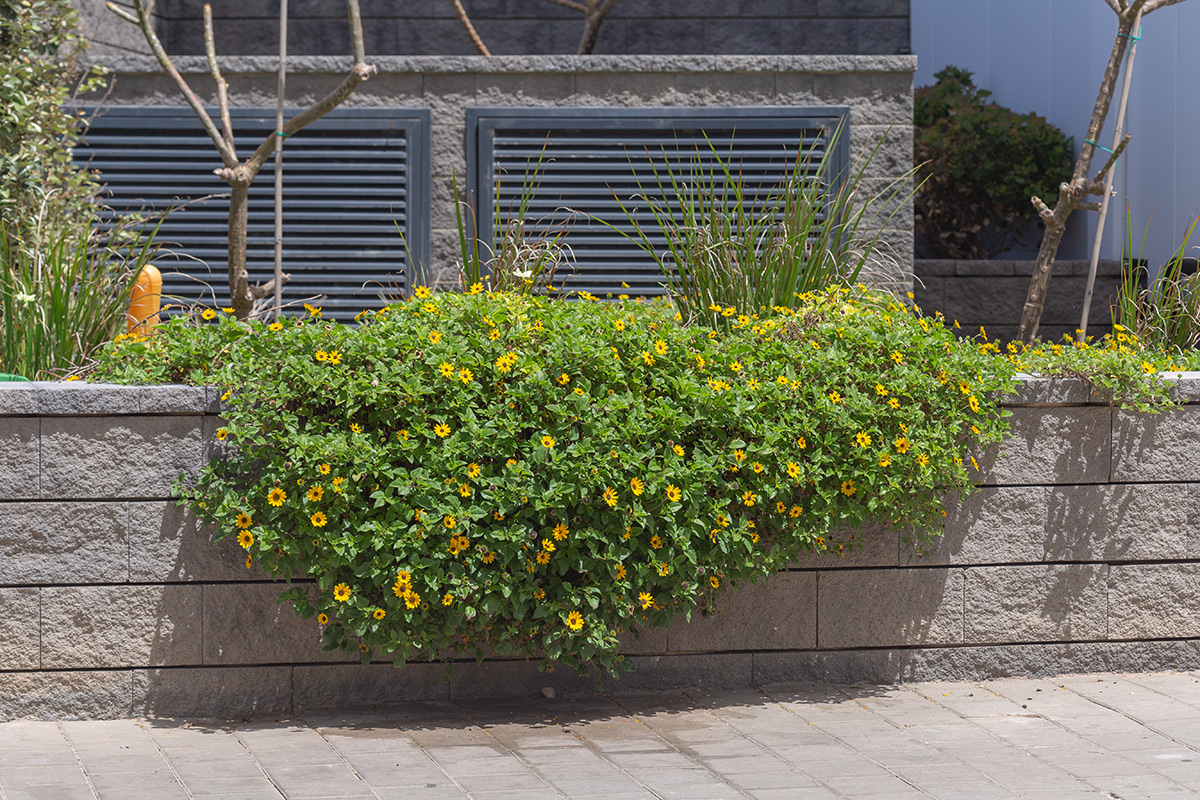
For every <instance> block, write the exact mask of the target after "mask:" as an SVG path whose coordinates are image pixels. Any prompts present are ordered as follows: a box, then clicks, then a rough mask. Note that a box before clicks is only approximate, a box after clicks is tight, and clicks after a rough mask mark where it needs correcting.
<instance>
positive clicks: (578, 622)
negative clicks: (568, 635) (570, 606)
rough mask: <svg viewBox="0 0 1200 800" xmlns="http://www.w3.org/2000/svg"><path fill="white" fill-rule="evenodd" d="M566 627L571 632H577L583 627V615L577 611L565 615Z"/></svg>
mask: <svg viewBox="0 0 1200 800" xmlns="http://www.w3.org/2000/svg"><path fill="white" fill-rule="evenodd" d="M567 627H568V628H570V629H571V630H573V631H577V630H579V629H580V628H582V627H583V614H580V613H579V612H578V611H572V612H571V613H570V614H567Z"/></svg>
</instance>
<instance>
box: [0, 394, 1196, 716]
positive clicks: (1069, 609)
mask: <svg viewBox="0 0 1200 800" xmlns="http://www.w3.org/2000/svg"><path fill="white" fill-rule="evenodd" d="M1177 390H1178V391H1180V392H1181V393H1182V395H1181V396H1182V397H1183V398H1185V399H1189V400H1191V401H1192V402H1193V403H1194V404H1190V405H1185V406H1183V407H1182V408H1181V409H1180V410H1178V411H1176V412H1174V413H1171V414H1167V415H1161V416H1148V415H1142V414H1137V413H1132V412H1127V411H1121V410H1114V409H1111V408H1109V407H1108V406H1107V405H1104V404H1103V403H1102V402H1100V401H1099V400H1098V399H1097V398H1095V397H1093V396H1091V394H1090V393H1089V391H1088V389H1087V387H1086V386H1084V385H1083V384H1081V383H1079V382H1074V381H1055V382H1050V381H1032V382H1029V383H1026V384H1025V385H1023V386H1022V388H1021V391H1020V393H1019V394H1018V395H1017V397H1016V400H1015V401H1014V402H1013V403H1012V404H1011V405H1012V411H1013V418H1012V425H1013V431H1012V435H1011V436H1010V437H1009V438H1008V439H1007V440H1006V441H1005V443H1004V446H1003V448H1002V452H1001V453H1000V454H999V455H997V454H992V455H990V456H988V457H986V458H984V459H983V464H982V466H983V468H984V472H983V474H982V478H981V487H982V488H981V490H980V491H979V492H978V493H976V494H975V495H973V496H972V497H970V498H969V499H968V500H967V501H966V502H965V504H964V505H962V507H961V508H954V509H953V510H952V511H951V513H950V516H949V517H948V519H947V525H946V531H945V534H944V535H943V536H942V538H941V539H940V540H938V541H937V543H936V545H935V546H934V547H933V549H932V550H931V551H930V552H928V553H925V554H916V553H914V552H913V551H912V550H911V548H910V547H909V546H908V545H906V544H905V543H904V542H903V541H902V539H901V537H900V535H899V534H898V533H896V532H894V531H888V530H864V531H862V532H861V538H862V540H863V542H864V546H863V548H862V549H861V550H859V551H858V552H857V553H855V554H854V555H853V556H850V557H847V558H844V559H836V558H821V559H808V560H806V561H803V562H802V563H799V564H797V565H795V567H794V568H793V569H791V570H789V571H788V572H786V573H783V574H780V575H778V576H776V577H774V578H772V579H771V580H770V581H768V582H766V583H765V584H763V585H760V586H751V587H748V588H746V589H744V590H743V591H741V592H739V593H737V594H733V595H728V596H726V598H724V599H723V600H722V601H721V605H720V610H719V612H718V613H716V614H713V615H711V616H708V617H703V618H698V619H696V620H695V621H693V622H692V623H690V624H680V625H677V626H675V627H673V628H671V629H670V630H666V631H655V632H652V633H651V634H650V635H648V636H645V637H643V639H641V640H640V641H630V642H629V645H628V647H627V648H626V651H627V653H628V654H629V656H630V659H631V660H632V661H633V663H634V664H635V665H636V667H637V671H636V672H634V673H632V674H629V675H625V676H623V677H622V678H621V680H620V682H619V683H616V684H614V683H612V682H611V681H606V684H607V685H609V686H614V687H616V688H619V689H623V690H641V689H666V688H671V687H682V686H705V687H718V686H723V687H736V686H751V685H763V684H767V683H772V682H777V681H783V680H801V679H813V678H819V679H823V680H834V681H847V682H853V681H859V680H866V681H883V682H887V681H896V680H906V679H978V678H985V677H992V676H1002V675H1045V674H1054V673H1060V672H1072V671H1093V670H1109V669H1115V670H1154V669H1183V668H1186V669H1195V668H1200V614H1197V613H1196V612H1197V607H1198V605H1200V600H1198V599H1197V598H1198V597H1200V459H1197V458H1196V453H1197V452H1200V375H1189V376H1184V377H1183V378H1182V379H1180V380H1179V383H1178V385H1177ZM217 411H218V408H217V403H216V398H215V397H214V395H213V393H212V392H211V391H208V390H205V389H202V388H191V387H151V388H139V387H95V386H87V385H80V384H70V383H68V384H24V385H19V384H9V385H0V521H2V522H3V525H2V526H0V556H2V557H0V718H12V717H48V718H67V717H127V716H136V715H160V716H170V715H185V714H190V715H205V716H229V717H246V716H252V715H274V714H287V713H292V712H300V711H305V710H308V709H313V708H318V707H322V706H330V705H339V704H356V703H370V702H384V701H396V700H403V699H432V698H447V697H461V696H470V695H481V694H482V695H503V694H525V693H530V692H535V691H537V690H539V689H541V688H542V687H545V686H552V687H554V688H556V689H557V690H558V691H560V692H562V691H593V690H595V689H597V687H598V684H597V682H596V681H595V680H594V679H584V678H580V677H578V676H576V675H575V674H574V673H573V672H570V671H568V670H565V669H559V670H556V671H554V672H553V673H550V674H544V673H539V672H538V671H537V670H536V665H535V664H532V663H528V662H523V661H489V662H484V663H483V664H476V663H475V662H474V661H469V662H463V663H455V664H453V665H451V666H450V667H447V666H446V665H442V664H411V665H409V666H407V667H405V668H404V669H402V670H396V669H394V668H392V666H391V665H390V663H381V664H372V665H369V666H366V667H364V666H362V665H360V664H358V663H350V662H348V661H347V659H346V658H345V657H344V656H343V655H342V654H331V653H325V652H323V651H322V650H321V648H320V635H319V632H318V629H317V626H316V623H315V622H314V621H312V620H308V621H304V620H300V619H298V618H297V617H296V616H295V615H294V614H293V613H292V611H291V609H290V607H288V606H286V605H280V604H278V603H277V602H276V597H277V595H278V592H279V590H280V586H279V585H277V584H275V583H272V582H270V581H268V580H266V579H265V578H264V577H263V576H262V575H260V574H258V573H257V572H253V571H249V570H246V569H245V568H244V565H243V562H244V554H243V552H242V551H241V550H240V549H239V548H238V547H237V546H236V544H234V543H233V542H231V541H228V540H227V541H224V542H222V543H220V544H219V545H215V546H214V545H213V544H212V542H211V535H210V532H209V531H208V530H206V529H204V528H202V527H198V526H197V525H196V524H195V522H194V520H192V519H191V518H190V517H189V515H187V514H186V513H185V512H183V511H182V510H181V509H179V508H176V507H175V505H174V503H173V502H172V501H171V500H170V496H171V486H172V484H173V483H174V482H175V481H176V480H177V479H178V478H179V476H181V475H182V476H183V477H184V479H185V480H186V479H189V478H193V477H194V476H195V475H197V473H198V470H199V469H200V467H201V466H202V465H203V464H204V463H205V461H206V460H207V458H208V455H209V452H210V451H209V448H210V447H211V445H212V442H213V436H212V434H213V432H214V430H215V428H216V427H217V422H216V421H217Z"/></svg>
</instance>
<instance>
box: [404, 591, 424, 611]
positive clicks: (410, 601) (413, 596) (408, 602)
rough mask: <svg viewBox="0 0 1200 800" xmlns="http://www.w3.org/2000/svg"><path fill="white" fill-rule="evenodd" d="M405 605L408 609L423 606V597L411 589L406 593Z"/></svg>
mask: <svg viewBox="0 0 1200 800" xmlns="http://www.w3.org/2000/svg"><path fill="white" fill-rule="evenodd" d="M404 605H405V607H406V608H409V609H413V608H416V607H417V606H419V605H421V595H419V594H417V593H416V592H414V591H412V590H411V589H410V590H408V591H407V592H405V593H404Z"/></svg>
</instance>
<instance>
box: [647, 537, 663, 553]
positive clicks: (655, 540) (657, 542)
mask: <svg viewBox="0 0 1200 800" xmlns="http://www.w3.org/2000/svg"><path fill="white" fill-rule="evenodd" d="M662 546H663V541H662V539H661V538H660V537H659V536H658V535H657V534H656V535H654V536H651V537H650V547H652V548H653V549H655V550H661V549H662Z"/></svg>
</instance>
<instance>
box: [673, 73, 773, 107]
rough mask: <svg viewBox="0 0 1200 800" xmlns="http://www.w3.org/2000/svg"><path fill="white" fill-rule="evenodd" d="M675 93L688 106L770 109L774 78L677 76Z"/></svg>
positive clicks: (756, 75)
mask: <svg viewBox="0 0 1200 800" xmlns="http://www.w3.org/2000/svg"><path fill="white" fill-rule="evenodd" d="M675 89H676V91H678V92H679V93H680V95H682V96H684V97H686V98H687V100H686V101H685V102H686V103H687V104H688V105H697V106H709V105H711V106H741V105H774V104H775V102H774V100H775V76H774V75H772V74H770V73H763V72H751V73H729V72H707V73H691V72H681V73H679V74H678V75H676V76H675Z"/></svg>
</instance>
